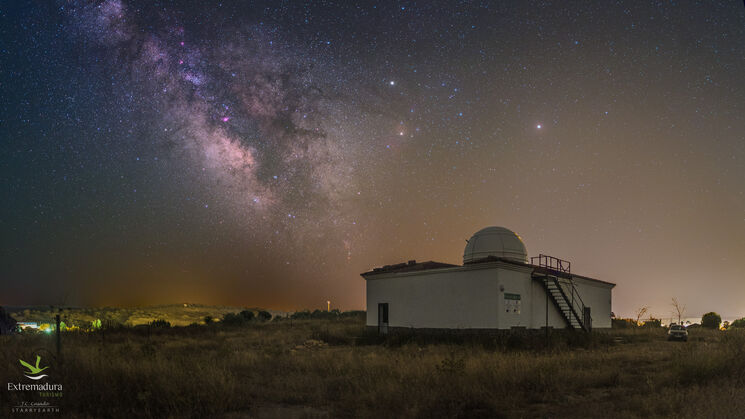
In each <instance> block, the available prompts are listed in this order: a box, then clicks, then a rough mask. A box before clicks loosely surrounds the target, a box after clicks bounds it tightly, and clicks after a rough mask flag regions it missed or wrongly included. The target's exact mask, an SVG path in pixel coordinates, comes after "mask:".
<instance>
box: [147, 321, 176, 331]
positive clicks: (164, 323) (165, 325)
mask: <svg viewBox="0 0 745 419" xmlns="http://www.w3.org/2000/svg"><path fill="white" fill-rule="evenodd" d="M150 326H152V327H162V328H164V329H167V328H169V327H171V323H170V322H169V321H168V320H164V319H158V320H153V321H151V322H150Z"/></svg>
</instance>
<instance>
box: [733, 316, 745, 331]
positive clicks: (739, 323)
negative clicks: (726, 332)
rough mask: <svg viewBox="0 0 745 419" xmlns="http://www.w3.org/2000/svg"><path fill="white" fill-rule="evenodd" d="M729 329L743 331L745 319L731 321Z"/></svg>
mask: <svg viewBox="0 0 745 419" xmlns="http://www.w3.org/2000/svg"><path fill="white" fill-rule="evenodd" d="M729 327H734V328H738V327H739V328H744V329H745V317H743V318H741V319H737V320H734V321H732V323H731V324H730V325H729Z"/></svg>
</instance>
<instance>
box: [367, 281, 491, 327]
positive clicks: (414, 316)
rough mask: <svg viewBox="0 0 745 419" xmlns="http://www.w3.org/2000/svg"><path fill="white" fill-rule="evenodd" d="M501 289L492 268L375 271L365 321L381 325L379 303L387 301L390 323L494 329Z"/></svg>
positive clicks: (392, 324)
mask: <svg viewBox="0 0 745 419" xmlns="http://www.w3.org/2000/svg"><path fill="white" fill-rule="evenodd" d="M497 292H498V289H497V278H496V275H495V271H493V270H491V271H489V270H480V271H465V270H457V269H449V268H448V269H441V270H433V271H429V272H426V273H422V272H420V273H399V274H382V275H376V276H374V277H373V279H368V280H367V324H368V325H369V326H377V324H378V303H388V325H389V326H391V327H416V328H449V329H469V328H495V327H497V305H496V304H495V299H496V295H497Z"/></svg>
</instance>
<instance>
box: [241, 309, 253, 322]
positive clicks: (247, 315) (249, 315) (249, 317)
mask: <svg viewBox="0 0 745 419" xmlns="http://www.w3.org/2000/svg"><path fill="white" fill-rule="evenodd" d="M240 316H241V317H243V318H244V319H245V320H246V321H251V320H253V319H254V312H253V311H251V310H243V311H241V312H240Z"/></svg>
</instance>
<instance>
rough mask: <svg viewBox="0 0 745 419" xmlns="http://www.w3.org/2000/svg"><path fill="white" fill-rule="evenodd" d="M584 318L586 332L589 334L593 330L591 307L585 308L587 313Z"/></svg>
mask: <svg viewBox="0 0 745 419" xmlns="http://www.w3.org/2000/svg"><path fill="white" fill-rule="evenodd" d="M582 317H583V319H582V320H583V321H584V323H585V330H587V331H588V332H589V331H590V330H592V314H591V313H590V307H585V312H584V313H583V316H582Z"/></svg>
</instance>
